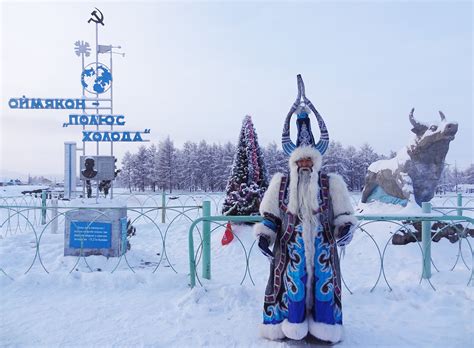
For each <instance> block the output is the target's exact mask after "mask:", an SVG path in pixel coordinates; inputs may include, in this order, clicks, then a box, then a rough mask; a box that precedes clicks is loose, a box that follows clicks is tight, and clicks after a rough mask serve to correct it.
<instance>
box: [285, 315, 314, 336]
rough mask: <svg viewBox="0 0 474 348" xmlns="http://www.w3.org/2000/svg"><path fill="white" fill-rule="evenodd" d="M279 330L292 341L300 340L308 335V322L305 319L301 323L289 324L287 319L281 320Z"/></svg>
mask: <svg viewBox="0 0 474 348" xmlns="http://www.w3.org/2000/svg"><path fill="white" fill-rule="evenodd" d="M281 330H282V331H283V333H284V334H285V336H286V337H288V338H291V339H292V340H302V339H303V338H305V337H306V336H307V335H308V330H309V328H308V320H307V319H305V320H304V321H303V322H302V323H290V322H289V321H288V319H285V320H283V323H282V325H281Z"/></svg>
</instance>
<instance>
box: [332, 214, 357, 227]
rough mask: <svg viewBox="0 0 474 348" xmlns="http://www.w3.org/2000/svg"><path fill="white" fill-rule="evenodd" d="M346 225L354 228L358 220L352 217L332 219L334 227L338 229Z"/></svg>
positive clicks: (342, 216) (343, 216)
mask: <svg viewBox="0 0 474 348" xmlns="http://www.w3.org/2000/svg"><path fill="white" fill-rule="evenodd" d="M346 223H351V224H352V225H354V226H357V224H358V223H359V220H358V219H357V218H356V217H355V216H354V215H340V216H338V217H337V218H335V219H334V226H336V227H339V226H342V225H345V224H346Z"/></svg>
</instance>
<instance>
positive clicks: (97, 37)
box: [95, 23, 99, 156]
mask: <svg viewBox="0 0 474 348" xmlns="http://www.w3.org/2000/svg"><path fill="white" fill-rule="evenodd" d="M98 66H99V23H95V72H96V74H97V68H98ZM95 97H96V99H99V93H96V94H95ZM97 106H98V105H96V109H95V113H96V114H97V115H98V114H99V109H98V108H97ZM96 129H97V131H99V125H97V126H96ZM96 155H97V156H99V142H98V141H96Z"/></svg>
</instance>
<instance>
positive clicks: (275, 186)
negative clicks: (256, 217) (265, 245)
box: [253, 173, 283, 245]
mask: <svg viewBox="0 0 474 348" xmlns="http://www.w3.org/2000/svg"><path fill="white" fill-rule="evenodd" d="M282 177H283V174H281V173H276V174H275V175H273V177H272V180H271V181H270V185H268V189H267V191H265V194H264V195H263V199H262V202H261V203H260V215H261V216H262V217H263V218H264V221H263V222H261V223H258V224H255V226H254V228H253V230H254V234H255V237H257V238H258V237H260V236H261V235H264V236H266V237H267V238H268V239H269V241H270V245H272V244H273V243H274V242H275V238H276V234H277V233H278V229H279V228H280V226H281V217H280V207H279V193H280V184H281V178H282Z"/></svg>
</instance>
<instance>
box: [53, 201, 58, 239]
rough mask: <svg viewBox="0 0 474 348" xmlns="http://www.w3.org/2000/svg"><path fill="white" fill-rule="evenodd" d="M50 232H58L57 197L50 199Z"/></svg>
mask: <svg viewBox="0 0 474 348" xmlns="http://www.w3.org/2000/svg"><path fill="white" fill-rule="evenodd" d="M51 207H52V209H51V219H52V220H51V233H58V197H54V198H52V199H51Z"/></svg>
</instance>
